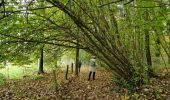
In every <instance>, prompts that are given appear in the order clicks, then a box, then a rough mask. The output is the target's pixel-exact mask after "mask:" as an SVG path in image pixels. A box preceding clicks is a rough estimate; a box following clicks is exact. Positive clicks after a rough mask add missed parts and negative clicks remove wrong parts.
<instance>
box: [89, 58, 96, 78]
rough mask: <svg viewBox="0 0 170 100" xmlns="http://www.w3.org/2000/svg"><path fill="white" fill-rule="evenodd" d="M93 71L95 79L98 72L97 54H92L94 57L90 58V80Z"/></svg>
mask: <svg viewBox="0 0 170 100" xmlns="http://www.w3.org/2000/svg"><path fill="white" fill-rule="evenodd" d="M92 73H93V80H95V74H96V57H95V56H92V58H91V59H90V66H89V78H88V81H89V80H90V77H91V74H92Z"/></svg>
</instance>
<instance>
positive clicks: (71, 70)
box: [71, 63, 73, 73]
mask: <svg viewBox="0 0 170 100" xmlns="http://www.w3.org/2000/svg"><path fill="white" fill-rule="evenodd" d="M71 73H73V63H71Z"/></svg>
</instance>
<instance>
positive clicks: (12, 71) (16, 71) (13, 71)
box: [0, 66, 37, 79]
mask: <svg viewBox="0 0 170 100" xmlns="http://www.w3.org/2000/svg"><path fill="white" fill-rule="evenodd" d="M36 70H37V68H36V67H30V68H29V69H28V68H27V69H26V68H25V67H17V66H10V68H9V70H8V69H7V68H3V69H0V73H2V74H3V75H4V76H5V77H6V78H9V79H21V78H22V77H23V76H24V75H30V74H32V73H33V72H35V71H36Z"/></svg>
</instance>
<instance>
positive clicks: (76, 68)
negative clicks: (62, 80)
mask: <svg viewBox="0 0 170 100" xmlns="http://www.w3.org/2000/svg"><path fill="white" fill-rule="evenodd" d="M79 51H80V49H79V46H78V44H77V48H76V66H75V75H77V76H78V74H79V73H78V67H79Z"/></svg>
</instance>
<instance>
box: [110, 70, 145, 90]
mask: <svg viewBox="0 0 170 100" xmlns="http://www.w3.org/2000/svg"><path fill="white" fill-rule="evenodd" d="M147 71H148V69H147V67H137V68H135V69H134V73H133V76H131V77H130V78H128V79H124V78H113V80H112V81H113V82H114V83H115V84H116V85H117V86H119V88H120V89H123V88H126V89H128V90H129V91H131V92H133V91H134V90H135V88H136V87H140V86H142V85H143V84H147V83H148V77H147Z"/></svg>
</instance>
